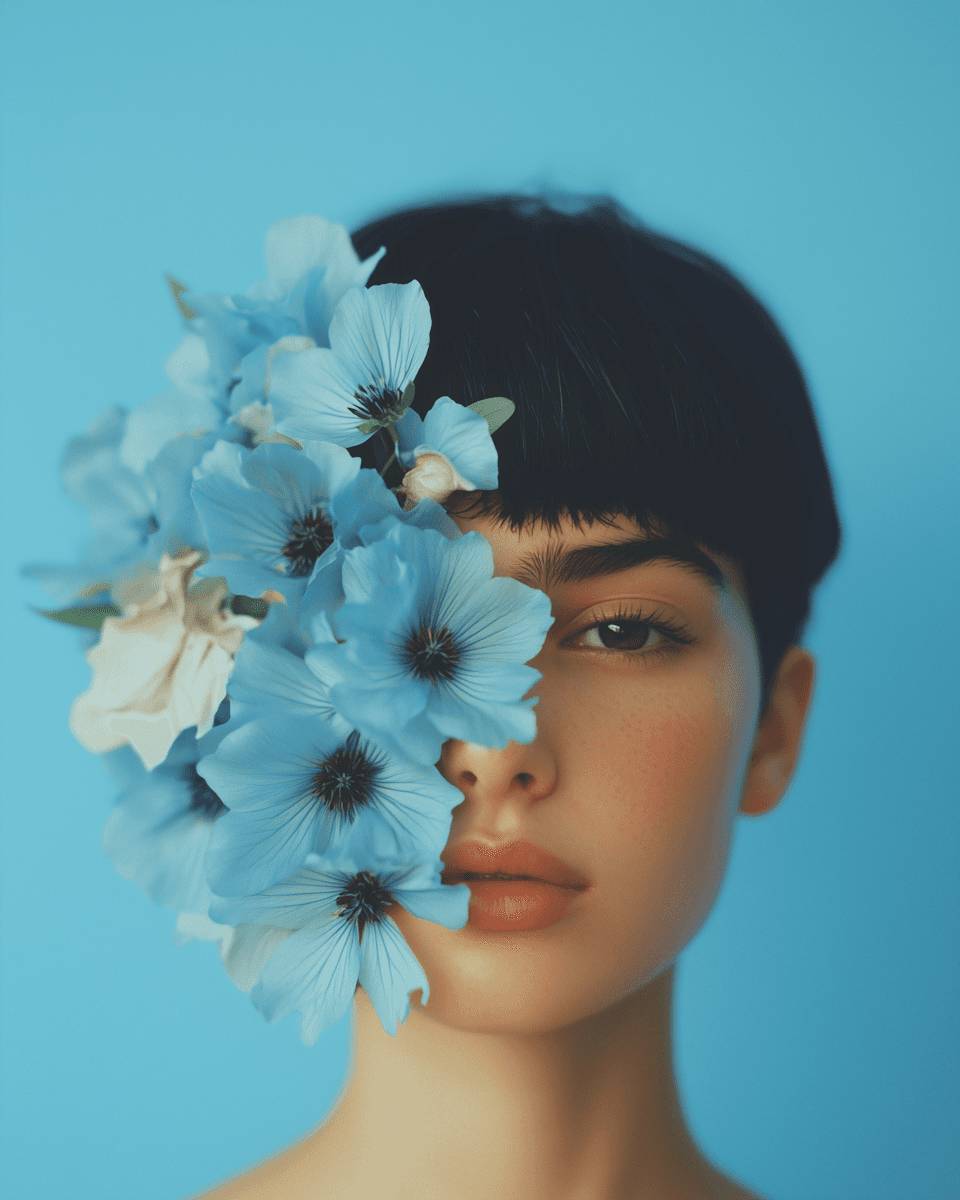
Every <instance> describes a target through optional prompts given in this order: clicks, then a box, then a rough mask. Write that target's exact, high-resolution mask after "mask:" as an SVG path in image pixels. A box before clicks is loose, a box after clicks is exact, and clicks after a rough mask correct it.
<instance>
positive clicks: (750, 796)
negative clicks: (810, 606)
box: [740, 646, 816, 816]
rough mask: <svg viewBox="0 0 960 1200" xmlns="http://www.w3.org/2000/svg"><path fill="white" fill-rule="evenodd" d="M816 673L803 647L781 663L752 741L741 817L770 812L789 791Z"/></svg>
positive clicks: (811, 657)
mask: <svg viewBox="0 0 960 1200" xmlns="http://www.w3.org/2000/svg"><path fill="white" fill-rule="evenodd" d="M815 673H816V665H815V663H814V660H813V656H812V655H811V654H810V652H809V651H808V650H805V649H804V648H803V647H802V646H791V647H790V649H789V650H787V652H786V653H785V654H784V656H783V658H782V659H781V660H780V666H779V667H778V669H777V674H776V676H775V678H774V681H773V684H772V686H771V689H770V696H769V699H768V702H767V706H766V709H765V710H764V713H763V716H762V717H761V719H760V724H759V727H758V728H757V733H756V736H755V737H754V740H753V752H752V754H751V756H750V765H749V766H748V768H747V775H746V779H745V780H744V786H743V796H742V797H741V800H740V811H741V812H742V813H746V814H749V815H751V816H759V815H760V814H761V813H765V812H769V811H770V810H771V809H772V808H775V807H776V805H777V804H778V803H779V802H780V799H781V797H782V796H783V794H784V792H785V791H786V790H787V784H788V783H789V782H790V779H791V778H792V776H793V772H794V769H795V768H796V765H797V760H798V758H799V757H800V745H801V742H802V740H803V727H804V723H805V722H806V718H807V713H808V711H809V709H810V698H811V696H812V695H813V680H814V675H815Z"/></svg>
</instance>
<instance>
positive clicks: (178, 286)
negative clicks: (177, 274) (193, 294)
mask: <svg viewBox="0 0 960 1200" xmlns="http://www.w3.org/2000/svg"><path fill="white" fill-rule="evenodd" d="M167 283H168V284H169V285H170V291H171V292H173V298H174V300H175V301H176V304H177V308H179V309H180V315H181V316H183V317H186V318H187V320H188V321H192V320H193V318H194V317H195V316H196V315H197V314H196V313H195V312H194V311H193V309H192V308H190V307H189V306H188V305H186V304H184V302H183V301H182V300H181V299H180V297H181V296H182V295H183V293H184V292H189V290H190V289H189V288H188V287H187V285H186V284H185V283H180V281H179V280H177V279H174V277H173V276H172V275H168V276H167Z"/></svg>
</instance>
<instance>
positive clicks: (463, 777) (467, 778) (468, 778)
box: [460, 771, 477, 787]
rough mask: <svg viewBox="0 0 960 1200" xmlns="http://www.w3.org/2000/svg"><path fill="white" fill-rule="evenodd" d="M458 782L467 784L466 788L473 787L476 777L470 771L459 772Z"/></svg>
mask: <svg viewBox="0 0 960 1200" xmlns="http://www.w3.org/2000/svg"><path fill="white" fill-rule="evenodd" d="M460 782H461V783H465V784H467V786H468V787H473V785H474V784H475V783H476V782H477V777H476V775H474V773H473V772H472V771H461V772H460Z"/></svg>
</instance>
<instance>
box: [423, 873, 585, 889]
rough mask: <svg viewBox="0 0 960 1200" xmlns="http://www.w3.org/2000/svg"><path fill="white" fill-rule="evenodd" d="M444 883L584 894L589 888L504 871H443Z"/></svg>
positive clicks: (583, 885)
mask: <svg viewBox="0 0 960 1200" xmlns="http://www.w3.org/2000/svg"><path fill="white" fill-rule="evenodd" d="M440 878H441V880H442V881H443V882H444V883H450V884H453V883H487V882H495V883H542V884H546V885H547V886H548V887H558V888H564V889H566V890H567V891H571V892H585V891H586V890H587V888H588V887H589V886H590V885H589V884H586V883H561V882H559V881H558V880H555V879H541V878H540V877H539V876H537V875H508V874H506V872H504V871H451V870H445V871H444V872H443V874H442V875H441V876H440Z"/></svg>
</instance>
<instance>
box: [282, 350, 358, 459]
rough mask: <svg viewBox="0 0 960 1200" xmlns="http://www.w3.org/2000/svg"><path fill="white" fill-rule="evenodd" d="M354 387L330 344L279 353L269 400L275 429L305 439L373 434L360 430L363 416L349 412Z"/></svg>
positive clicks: (350, 442) (353, 441)
mask: <svg viewBox="0 0 960 1200" xmlns="http://www.w3.org/2000/svg"><path fill="white" fill-rule="evenodd" d="M335 389H337V390H335ZM344 389H346V394H345V395H344V394H343V392H344ZM354 391H355V388H352V387H350V381H349V380H347V381H346V382H345V383H344V382H343V379H342V368H340V367H339V366H338V363H337V360H336V358H335V357H334V355H333V351H331V350H326V349H323V348H319V349H315V350H304V351H301V352H300V353H299V354H278V355H277V356H276V357H275V358H274V359H273V362H272V364H271V367H270V393H269V401H270V405H271V407H272V408H273V412H274V416H275V417H276V418H277V424H276V430H277V432H278V433H282V434H284V435H285V436H286V437H292V438H296V439H297V440H298V441H301V442H302V441H308V440H315V441H321V442H333V443H334V444H335V445H337V446H358V445H359V444H360V443H361V442H363V441H366V439H367V437H368V436H369V434H365V433H359V432H358V430H357V426H358V425H359V424H360V422H361V420H362V419H363V418H361V417H357V416H356V415H355V414H354V413H351V412H350V408H351V407H353V406H355V401H354V400H353V392H354Z"/></svg>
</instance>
